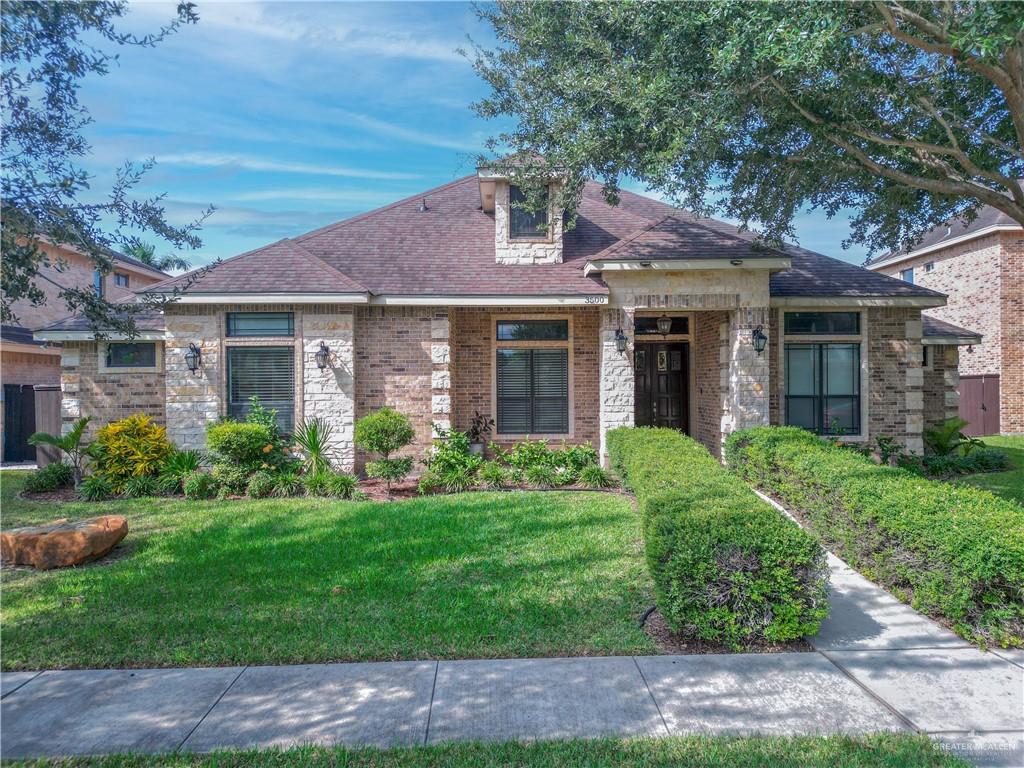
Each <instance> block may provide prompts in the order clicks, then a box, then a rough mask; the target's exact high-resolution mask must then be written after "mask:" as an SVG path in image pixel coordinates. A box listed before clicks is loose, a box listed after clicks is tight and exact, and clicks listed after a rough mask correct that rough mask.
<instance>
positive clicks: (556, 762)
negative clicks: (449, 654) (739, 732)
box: [9, 734, 968, 768]
mask: <svg viewBox="0 0 1024 768" xmlns="http://www.w3.org/2000/svg"><path fill="white" fill-rule="evenodd" d="M9 764H10V765H25V766H34V767H36V768H43V766H65V767H67V768H71V767H72V766H81V767H82V768H192V767H195V768H257V767H259V768H285V767H286V766H288V767H290V766H295V765H302V766H309V767H310V768H321V767H322V768H336V767H337V768H341V767H342V766H344V767H345V768H427V767H428V766H429V768H448V767H449V766H450V767H452V768H454V767H455V766H474V768H499V766H500V767H501V768H507V767H508V766H536V767H538V768H540V767H541V766H543V767H545V768H615V767H617V766H627V767H628V766H637V767H638V768H639V767H640V766H643V767H644V768H656V767H659V766H664V768H668V767H669V766H672V767H673V768H697V767H698V766H699V767H700V768H837V767H839V766H841V767H842V768H918V767H920V768H925V767H926V766H928V767H929V768H962V767H964V766H967V765H968V763H965V762H963V761H962V760H960V759H958V758H956V757H954V756H952V755H950V754H948V753H946V752H943V751H942V750H941V749H940V748H939V747H937V746H936V745H934V744H933V743H932V742H930V741H929V740H928V739H927V738H926V737H924V736H910V735H897V734H874V735H870V736H863V737H849V736H827V737H826V736H797V737H771V738H738V737H718V738H714V737H704V736H690V737H673V738H665V739H593V740H573V741H541V742H532V743H528V744H527V743H520V742H503V743H497V744H442V745H439V746H431V747H414V748H409V749H389V750H379V749H358V750H355V749H345V748H340V747H339V748H333V749H331V748H323V747H303V748H297V749H289V750H268V751H262V752H259V751H252V752H215V753H212V754H209V755H201V756H199V755H187V754H186V755H166V756H147V755H122V756H111V757H95V758H78V759H68V760H50V761H47V760H40V761H34V762H29V763H9Z"/></svg>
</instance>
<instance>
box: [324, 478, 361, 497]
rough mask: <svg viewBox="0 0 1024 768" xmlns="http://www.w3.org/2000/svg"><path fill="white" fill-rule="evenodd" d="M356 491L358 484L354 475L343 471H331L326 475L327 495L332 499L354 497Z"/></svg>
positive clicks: (357, 490) (356, 493)
mask: <svg viewBox="0 0 1024 768" xmlns="http://www.w3.org/2000/svg"><path fill="white" fill-rule="evenodd" d="M358 492H359V485H358V481H357V480H356V478H355V476H354V475H349V474H346V473H344V472H331V473H330V474H328V475H327V494H326V495H327V496H330V497H331V498H334V499H354V498H356V497H357V495H358Z"/></svg>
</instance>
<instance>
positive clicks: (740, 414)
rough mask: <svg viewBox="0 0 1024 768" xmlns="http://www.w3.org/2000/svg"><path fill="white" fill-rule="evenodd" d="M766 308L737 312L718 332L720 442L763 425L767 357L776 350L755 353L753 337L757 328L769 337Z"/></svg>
mask: <svg viewBox="0 0 1024 768" xmlns="http://www.w3.org/2000/svg"><path fill="white" fill-rule="evenodd" d="M769 318H770V314H769V311H768V307H751V308H743V309H736V310H733V311H732V312H730V313H729V320H728V322H726V323H722V327H721V329H720V334H721V336H720V338H721V341H722V346H721V367H720V370H721V376H722V390H723V392H724V398H725V402H724V403H723V406H724V407H723V409H722V440H723V441H724V440H725V438H726V437H728V436H729V434H731V433H732V432H735V431H736V430H739V429H746V428H747V427H758V426H764V425H767V424H768V423H769V418H768V394H769V382H768V356H769V355H771V354H775V353H776V352H777V351H776V350H772V349H770V348H766V349H765V350H764V352H762V353H761V354H760V355H758V354H757V352H755V351H754V345H753V342H752V336H751V334H752V333H753V331H754V329H755V328H757V327H758V326H761V327H762V330H763V332H764V334H765V335H766V336H768V337H769V338H770V337H771V334H770V332H769Z"/></svg>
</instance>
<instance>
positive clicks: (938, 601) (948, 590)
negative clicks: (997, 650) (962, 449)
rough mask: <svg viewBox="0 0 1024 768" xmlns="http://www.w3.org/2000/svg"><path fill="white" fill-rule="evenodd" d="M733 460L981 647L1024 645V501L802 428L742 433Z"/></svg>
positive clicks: (877, 575) (837, 544)
mask: <svg viewBox="0 0 1024 768" xmlns="http://www.w3.org/2000/svg"><path fill="white" fill-rule="evenodd" d="M726 457H727V458H728V461H729V464H730V466H732V467H733V468H734V469H735V471H736V472H738V473H739V474H740V475H741V476H742V477H744V478H745V479H747V480H748V481H750V482H752V483H754V484H755V485H758V486H760V487H761V488H763V489H765V490H767V491H769V492H771V493H773V494H774V495H776V496H777V497H779V498H780V499H782V500H784V501H785V502H786V503H787V504H789V505H790V506H791V507H792V508H793V509H795V510H797V511H798V512H799V513H800V514H801V515H802V516H803V517H804V518H805V519H806V521H807V523H808V524H809V525H810V527H811V528H812V529H813V530H814V532H815V533H816V534H817V535H818V536H819V537H820V538H821V539H822V541H823V543H824V544H825V545H826V546H827V547H829V548H830V549H833V550H834V551H835V552H836V553H837V554H838V555H840V556H841V557H843V558H844V559H845V560H846V561H847V562H849V563H850V565H852V566H853V567H855V568H857V569H858V570H859V571H861V572H862V573H864V575H866V576H867V577H868V578H870V579H872V580H873V581H876V582H878V583H880V584H882V585H884V586H885V587H886V588H888V589H889V590H890V591H892V593H893V594H895V595H896V596H897V597H898V598H900V599H901V600H903V601H904V602H908V603H910V605H912V606H913V607H914V608H916V609H918V610H920V611H922V612H924V613H927V614H929V615H932V616H942V617H944V618H946V619H947V620H949V622H951V624H952V625H953V628H954V629H955V630H956V632H957V633H958V634H959V635H960V636H961V637H963V638H965V639H967V640H970V641H972V642H975V643H978V644H979V645H988V644H995V645H1001V646H1010V645H1016V646H1019V645H1021V644H1022V643H1024V507H1021V505H1019V504H1016V503H1014V502H1012V501H1009V500H1006V499H1000V498H999V497H997V496H995V495H993V494H991V493H989V492H988V491H983V490H981V489H977V488H970V487H966V486H958V485H951V484H949V483H944V482H939V481H936V480H927V479H924V478H922V477H920V476H918V475H916V474H913V473H911V472H908V471H906V470H903V469H896V468H891V467H883V466H880V465H878V464H875V463H874V462H873V461H872V460H871V459H869V458H867V457H865V456H861V455H859V454H857V453H856V452H854V451H851V450H849V449H847V448H842V447H839V446H834V445H832V444H829V443H826V442H825V441H823V440H820V439H819V438H817V437H816V436H814V435H812V434H810V433H809V432H805V431H804V430H801V429H796V428H793V427H757V428H755V429H750V430H744V431H741V432H736V433H734V434H732V435H730V437H729V439H728V441H727V442H726Z"/></svg>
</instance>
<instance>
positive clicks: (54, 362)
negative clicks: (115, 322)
mask: <svg viewBox="0 0 1024 768" xmlns="http://www.w3.org/2000/svg"><path fill="white" fill-rule="evenodd" d="M40 248H41V249H42V250H43V251H44V252H45V253H46V255H47V258H48V260H49V264H48V265H44V266H43V267H41V268H40V270H39V277H38V278H37V280H36V285H38V286H39V288H40V289H42V291H43V293H44V294H45V296H46V301H45V302H44V303H42V304H40V305H33V304H32V303H31V302H29V301H26V300H19V301H16V302H14V303H13V304H12V307H11V309H12V311H13V312H14V316H15V318H16V320H17V325H5V326H3V328H2V332H0V357H2V359H0V380H2V383H3V398H4V401H3V409H2V413H3V416H2V420H0V432H2V435H3V436H2V439H0V460H2V461H35V460H36V450H35V448H33V447H31V446H30V445H28V443H27V442H26V438H27V437H28V436H29V435H30V434H32V432H34V431H36V426H37V423H39V422H41V423H42V424H43V425H46V424H47V423H48V422H50V421H52V422H53V424H54V425H53V427H52V428H53V429H58V428H59V424H60V416H59V399H60V398H59V397H58V396H53V397H50V396H48V395H45V394H42V393H43V392H45V391H46V390H47V389H52V388H54V387H58V386H59V385H60V345H59V344H53V343H48V342H40V341H37V340H34V339H33V338H32V332H33V331H34V330H37V329H39V328H43V327H45V326H47V325H51V324H52V323H54V322H56V321H58V320H60V319H61V318H65V317H67V315H68V309H67V307H66V306H65V304H64V302H63V300H62V299H60V297H59V296H58V294H59V293H60V291H61V289H62V288H89V287H92V288H93V289H99V290H102V291H103V294H104V295H105V296H107V297H109V298H110V299H111V300H113V301H125V300H133V299H134V296H135V291H136V290H137V289H139V288H145V287H146V286H149V285H153V284H154V283H159V282H161V281H163V280H166V279H167V278H168V275H167V274H166V273H164V272H160V271H159V270H156V269H153V268H151V267H149V266H147V265H146V264H144V263H142V262H141V261H137V260H136V259H132V258H129V257H127V256H121V255H119V254H118V255H115V256H114V269H113V270H112V271H111V272H109V273H108V274H106V275H102V274H99V273H98V272H97V271H96V269H95V267H94V266H93V263H92V262H91V261H90V260H89V258H88V257H87V256H85V254H82V253H79V252H78V251H76V250H74V249H71V248H68V247H58V246H54V245H50V244H48V243H44V244H42V245H41V246H40ZM37 405H38V406H39V408H38V409H37V407H36V406H37ZM48 408H52V410H53V413H54V416H53V418H52V419H48V418H47V414H46V413H43V411H45V410H46V409H48ZM37 410H38V411H40V412H39V413H38V414H37Z"/></svg>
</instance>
